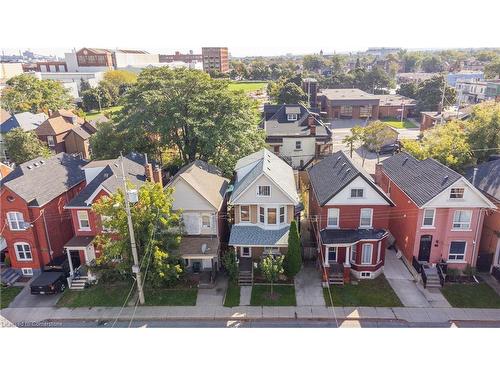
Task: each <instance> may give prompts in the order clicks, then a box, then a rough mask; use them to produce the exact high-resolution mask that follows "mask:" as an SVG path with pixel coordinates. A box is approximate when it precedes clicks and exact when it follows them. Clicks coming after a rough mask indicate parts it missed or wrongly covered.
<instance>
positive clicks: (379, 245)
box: [377, 241, 382, 264]
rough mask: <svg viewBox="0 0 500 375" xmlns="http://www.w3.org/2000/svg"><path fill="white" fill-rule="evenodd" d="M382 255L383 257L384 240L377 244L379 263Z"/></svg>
mask: <svg viewBox="0 0 500 375" xmlns="http://www.w3.org/2000/svg"><path fill="white" fill-rule="evenodd" d="M381 257H382V241H379V242H378V245H377V264H379V263H380V258H381Z"/></svg>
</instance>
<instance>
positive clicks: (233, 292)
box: [224, 283, 240, 307]
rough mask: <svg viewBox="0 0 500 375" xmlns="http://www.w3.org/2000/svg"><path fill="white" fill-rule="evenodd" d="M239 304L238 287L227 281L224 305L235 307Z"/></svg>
mask: <svg viewBox="0 0 500 375" xmlns="http://www.w3.org/2000/svg"><path fill="white" fill-rule="evenodd" d="M239 305H240V287H239V285H237V284H232V283H229V285H228V287H227V290H226V298H225V299H224V306H225V307H235V306H239Z"/></svg>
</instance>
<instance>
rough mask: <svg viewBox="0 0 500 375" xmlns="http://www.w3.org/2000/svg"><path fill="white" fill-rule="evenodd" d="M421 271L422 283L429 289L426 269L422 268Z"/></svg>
mask: <svg viewBox="0 0 500 375" xmlns="http://www.w3.org/2000/svg"><path fill="white" fill-rule="evenodd" d="M420 270H421V273H420V276H422V283H423V284H424V288H427V275H426V273H425V268H424V267H422V266H421V267H420Z"/></svg>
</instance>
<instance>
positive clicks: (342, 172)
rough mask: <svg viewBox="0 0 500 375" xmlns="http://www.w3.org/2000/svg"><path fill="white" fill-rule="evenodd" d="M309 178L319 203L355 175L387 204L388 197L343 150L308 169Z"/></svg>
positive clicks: (326, 199) (339, 189) (324, 201)
mask: <svg viewBox="0 0 500 375" xmlns="http://www.w3.org/2000/svg"><path fill="white" fill-rule="evenodd" d="M308 173H309V179H310V182H311V187H312V188H313V191H314V193H315V194H316V198H317V199H318V202H319V204H320V205H324V204H325V203H327V202H328V201H329V200H330V199H332V198H333V197H334V196H335V195H337V194H338V193H339V192H340V191H342V190H343V189H344V188H345V187H346V186H347V185H348V184H349V183H350V182H351V181H353V180H354V179H355V178H356V177H358V176H359V177H361V178H363V179H364V180H365V181H366V182H367V183H368V184H370V185H371V186H372V187H373V188H374V190H376V191H377V192H378V193H379V195H380V196H381V197H382V198H384V199H385V200H386V201H387V202H388V203H389V204H391V205H393V202H392V201H391V200H390V198H389V197H388V196H387V195H386V194H385V193H384V192H383V191H382V190H381V189H380V187H378V186H377V185H375V183H374V182H373V179H372V178H371V176H370V175H368V174H367V173H366V172H365V171H364V170H363V169H362V168H359V167H358V166H357V165H356V164H354V163H353V162H352V161H351V159H350V158H349V157H348V156H347V155H346V154H345V153H344V152H343V151H337V152H336V153H334V154H332V155H330V156H328V157H326V158H325V159H323V160H321V161H320V162H319V163H317V164H316V165H314V166H312V167H311V168H310V169H309V170H308Z"/></svg>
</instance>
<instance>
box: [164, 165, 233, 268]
mask: <svg viewBox="0 0 500 375" xmlns="http://www.w3.org/2000/svg"><path fill="white" fill-rule="evenodd" d="M228 185H229V180H228V179H227V178H225V177H223V175H222V172H221V171H220V170H219V169H218V168H217V167H215V166H212V165H210V164H208V163H206V162H204V161H201V160H196V161H194V162H192V163H189V164H188V165H186V166H184V167H183V168H181V169H180V170H179V171H178V172H177V173H176V174H175V175H174V176H173V177H172V179H171V180H170V182H169V183H168V184H167V188H172V189H173V192H172V198H173V203H172V208H173V209H174V210H176V211H180V212H181V215H182V222H183V232H184V233H183V235H182V238H181V242H180V244H179V248H178V249H177V253H178V255H179V256H180V257H182V258H183V259H184V261H185V264H186V268H187V269H188V270H189V271H192V272H196V273H198V272H201V271H216V270H218V268H219V265H220V260H219V251H220V247H221V242H222V241H227V239H226V238H225V234H226V232H227V219H226V204H227V201H226V190H227V188H228Z"/></svg>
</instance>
